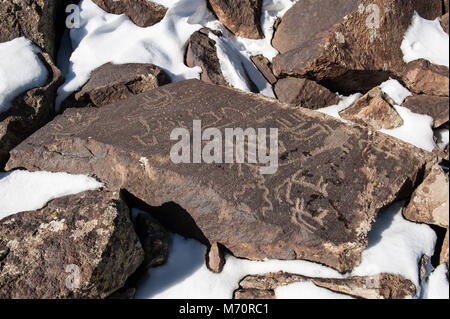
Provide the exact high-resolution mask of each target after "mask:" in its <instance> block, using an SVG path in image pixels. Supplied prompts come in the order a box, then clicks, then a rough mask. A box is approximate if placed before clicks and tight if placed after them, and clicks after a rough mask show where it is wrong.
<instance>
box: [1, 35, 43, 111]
mask: <svg viewBox="0 0 450 319" xmlns="http://www.w3.org/2000/svg"><path fill="white" fill-rule="evenodd" d="M39 52H40V50H39V48H38V47H36V46H35V45H34V44H33V43H32V42H31V41H30V40H27V39H26V38H16V39H14V40H11V41H8V42H4V43H0V113H2V112H4V111H6V110H8V109H9V108H10V107H11V102H12V100H14V98H15V97H16V96H18V95H19V94H21V93H22V92H25V91H28V90H29V89H32V88H34V87H39V86H42V85H45V84H46V82H47V77H48V71H47V68H46V67H45V66H44V64H43V63H42V61H41V60H40V59H39V57H38V53H39Z"/></svg>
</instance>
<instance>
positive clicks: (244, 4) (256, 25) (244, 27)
mask: <svg viewBox="0 0 450 319" xmlns="http://www.w3.org/2000/svg"><path fill="white" fill-rule="evenodd" d="M208 2H209V5H210V6H211V8H212V10H213V12H214V13H215V14H216V16H217V18H218V19H219V20H220V22H222V24H223V25H224V26H225V27H226V28H227V29H228V30H230V31H231V32H232V33H234V34H235V35H237V36H238V37H242V38H249V39H261V38H263V37H264V35H263V33H262V31H261V26H260V19H261V8H262V0H227V1H223V0H208Z"/></svg>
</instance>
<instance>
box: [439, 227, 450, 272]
mask: <svg viewBox="0 0 450 319" xmlns="http://www.w3.org/2000/svg"><path fill="white" fill-rule="evenodd" d="M439 261H440V264H441V265H442V264H447V268H448V267H449V265H450V264H449V262H448V228H447V233H446V234H445V239H444V243H443V244H442V249H441V254H440V258H439Z"/></svg>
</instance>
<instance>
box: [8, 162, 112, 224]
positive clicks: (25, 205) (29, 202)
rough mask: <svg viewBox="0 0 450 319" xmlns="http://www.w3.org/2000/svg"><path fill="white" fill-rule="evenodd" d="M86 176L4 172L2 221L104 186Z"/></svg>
mask: <svg viewBox="0 0 450 319" xmlns="http://www.w3.org/2000/svg"><path fill="white" fill-rule="evenodd" d="M102 186H103V184H101V183H99V182H97V181H96V180H95V179H93V178H91V177H88V176H85V175H70V174H67V173H50V172H33V173H32V172H27V171H21V170H17V171H13V172H9V173H0V219H3V218H5V217H6V216H9V215H12V214H15V213H18V212H23V211H29V210H36V209H40V208H42V207H44V206H45V204H46V203H47V202H49V201H50V200H52V199H55V198H58V197H62V196H67V195H72V194H78V193H81V192H84V191H87V190H94V189H97V188H100V187H102Z"/></svg>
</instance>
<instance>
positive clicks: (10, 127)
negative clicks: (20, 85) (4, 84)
mask: <svg viewBox="0 0 450 319" xmlns="http://www.w3.org/2000/svg"><path fill="white" fill-rule="evenodd" d="M40 58H41V60H42V62H43V63H44V65H45V66H46V67H47V69H48V73H49V79H48V83H47V84H46V85H45V86H43V87H39V88H33V89H31V90H28V91H26V92H25V93H23V94H21V95H19V96H18V97H16V98H15V99H14V100H13V102H12V106H11V108H9V109H8V110H7V111H6V112H3V113H0V170H1V169H2V168H3V167H4V165H5V164H6V161H7V160H8V158H9V151H10V150H12V149H13V148H14V147H15V146H17V145H19V144H20V143H21V142H22V141H23V140H24V139H26V138H27V137H28V136H30V135H31V134H33V133H34V132H35V131H37V130H38V129H39V128H41V127H42V126H44V125H45V124H47V123H48V122H49V121H51V120H52V119H53V117H54V116H55V99H56V91H57V89H58V87H59V86H60V85H61V84H62V83H63V81H64V80H63V78H62V76H61V72H60V71H59V69H58V68H57V67H56V66H55V65H54V64H53V62H52V60H51V58H50V56H49V55H48V54H46V53H41V54H40Z"/></svg>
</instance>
